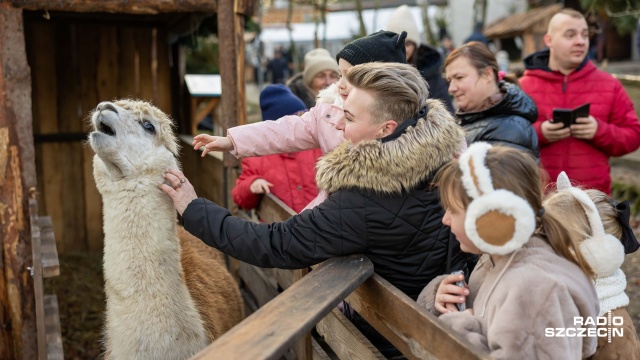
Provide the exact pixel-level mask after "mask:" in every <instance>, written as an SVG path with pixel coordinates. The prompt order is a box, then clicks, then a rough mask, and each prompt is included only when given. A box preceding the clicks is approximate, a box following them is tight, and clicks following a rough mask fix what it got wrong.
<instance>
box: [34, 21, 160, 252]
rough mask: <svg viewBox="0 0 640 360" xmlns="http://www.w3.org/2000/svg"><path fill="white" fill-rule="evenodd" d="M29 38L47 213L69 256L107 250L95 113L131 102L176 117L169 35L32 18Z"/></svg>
mask: <svg viewBox="0 0 640 360" xmlns="http://www.w3.org/2000/svg"><path fill="white" fill-rule="evenodd" d="M25 34H26V40H25V41H26V46H27V57H28V62H29V65H30V67H31V75H32V79H33V81H32V82H33V84H32V85H33V127H34V136H35V138H36V167H37V174H38V191H39V192H40V194H41V199H42V203H41V204H42V206H41V214H42V215H49V216H51V219H52V222H53V228H54V232H55V234H56V239H57V241H58V250H59V251H60V252H61V253H64V252H73V251H89V252H99V251H102V239H103V233H102V202H101V199H100V195H99V193H98V191H97V189H96V187H95V184H94V180H93V174H92V171H93V170H92V159H93V151H92V150H91V149H90V148H89V147H88V146H85V144H84V138H85V136H84V134H86V133H87V132H88V130H89V128H88V120H89V117H90V113H91V111H92V110H93V109H94V108H95V106H96V105H97V104H98V103H99V102H101V101H107V100H114V99H118V98H125V97H129V98H138V99H143V100H147V101H151V102H152V103H153V104H155V105H156V106H158V107H159V108H160V109H161V110H163V111H165V112H166V113H169V114H171V113H172V111H171V110H172V109H171V96H172V92H171V87H170V80H169V76H170V69H169V41H168V39H167V37H168V36H167V32H166V30H165V29H164V28H163V27H153V25H147V26H136V25H135V24H132V23H130V22H128V23H117V22H114V21H111V22H100V21H94V20H73V21H71V20H65V19H58V20H57V21H54V20H52V21H45V20H44V19H33V18H29V19H26V20H25ZM56 135H57V136H58V138H57V139H52V138H51V136H56ZM46 137H48V138H47V139H45V138H46ZM62 138H65V139H62Z"/></svg>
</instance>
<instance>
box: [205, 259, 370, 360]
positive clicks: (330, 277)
mask: <svg viewBox="0 0 640 360" xmlns="http://www.w3.org/2000/svg"><path fill="white" fill-rule="evenodd" d="M371 274H373V264H371V262H370V261H369V259H367V258H366V257H364V256H362V255H352V256H347V257H339V258H333V259H329V260H327V261H325V262H324V263H322V264H321V265H320V266H318V267H317V268H316V269H315V270H313V271H312V272H310V273H309V274H308V275H307V276H305V277H304V278H302V279H301V280H300V281H298V282H296V283H295V284H293V286H291V287H290V288H289V289H287V290H285V291H284V292H283V293H282V294H280V295H279V296H278V297H276V298H275V299H273V300H272V301H270V302H269V303H267V304H266V305H265V306H263V307H262V308H260V309H258V311H256V312H255V313H253V314H252V315H251V316H249V317H248V318H246V319H245V320H244V321H242V322H241V323H240V324H238V325H236V326H235V327H234V328H233V329H231V330H230V331H229V332H227V333H226V334H224V335H223V336H222V337H220V338H219V339H217V340H216V341H215V342H214V343H213V344H212V345H210V346H209V347H207V348H206V349H204V350H203V351H201V352H199V353H198V354H196V355H195V356H194V357H193V359H237V360H243V359H247V360H258V359H278V358H279V357H280V355H282V354H283V353H284V352H285V351H286V350H287V349H288V348H290V347H291V346H292V345H293V344H294V343H295V342H296V341H297V340H298V339H299V338H300V337H302V336H304V335H305V334H306V333H307V332H309V331H310V330H311V329H312V328H313V327H314V326H315V324H316V323H317V322H318V321H320V319H322V318H323V317H324V316H325V315H326V314H328V313H329V312H330V311H331V310H332V309H333V308H334V307H335V306H336V305H337V304H338V303H339V302H340V300H341V299H343V298H344V297H345V296H346V295H347V294H349V293H351V292H352V291H353V289H355V288H356V287H357V286H358V285H359V284H361V283H362V282H363V281H365V280H366V279H367V278H368V277H369V276H371Z"/></svg>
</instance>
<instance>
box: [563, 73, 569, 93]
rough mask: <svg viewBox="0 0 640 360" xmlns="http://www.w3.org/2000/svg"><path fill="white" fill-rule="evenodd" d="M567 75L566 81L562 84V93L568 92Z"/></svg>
mask: <svg viewBox="0 0 640 360" xmlns="http://www.w3.org/2000/svg"><path fill="white" fill-rule="evenodd" d="M567 77H568V76H567V75H565V76H564V81H563V82H562V93H563V94H564V93H566V92H567Z"/></svg>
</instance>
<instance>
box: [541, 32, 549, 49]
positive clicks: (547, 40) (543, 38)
mask: <svg viewBox="0 0 640 360" xmlns="http://www.w3.org/2000/svg"><path fill="white" fill-rule="evenodd" d="M542 40H543V41H544V46H546V47H548V48H550V47H551V34H549V33H546V34H544V36H543V37H542Z"/></svg>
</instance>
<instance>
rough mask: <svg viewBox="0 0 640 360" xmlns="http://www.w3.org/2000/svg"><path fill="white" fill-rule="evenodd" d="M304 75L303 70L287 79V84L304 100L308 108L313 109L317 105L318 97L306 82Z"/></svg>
mask: <svg viewBox="0 0 640 360" xmlns="http://www.w3.org/2000/svg"><path fill="white" fill-rule="evenodd" d="M302 75H303V74H302V73H301V72H300V73H297V74H295V75H293V76H292V77H291V78H290V79H289V80H287V86H288V87H289V89H290V90H291V92H292V93H293V94H294V95H295V96H297V97H299V98H300V100H302V102H303V103H304V105H305V106H306V107H307V109H311V108H312V107H314V106H316V97H315V95H314V94H313V90H311V88H310V87H308V86H307V84H305V83H304V78H303V77H302Z"/></svg>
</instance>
